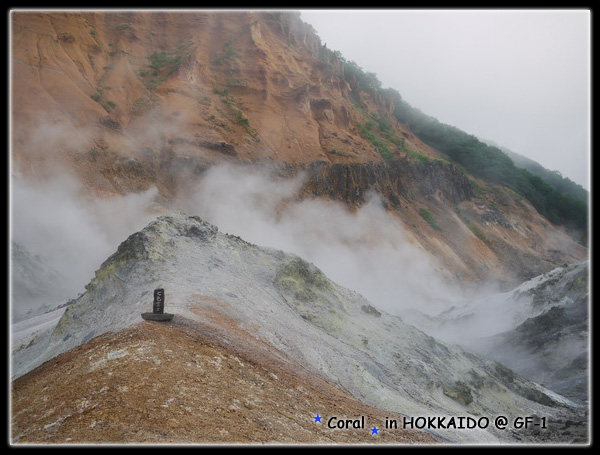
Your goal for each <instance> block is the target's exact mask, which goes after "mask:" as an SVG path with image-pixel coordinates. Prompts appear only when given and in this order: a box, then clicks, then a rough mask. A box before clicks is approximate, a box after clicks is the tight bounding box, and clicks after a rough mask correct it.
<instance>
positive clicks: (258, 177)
mask: <svg viewBox="0 0 600 455" xmlns="http://www.w3.org/2000/svg"><path fill="white" fill-rule="evenodd" d="M301 185H302V176H297V177H295V178H290V179H286V180H282V179H281V178H276V177H274V176H272V175H271V174H269V173H268V172H267V171H265V170H259V169H256V168H249V167H247V166H246V167H242V166H232V165H219V166H215V167H212V168H210V169H209V170H208V171H207V172H206V173H205V174H204V175H203V177H202V178H201V180H199V181H194V182H187V183H185V184H182V187H181V191H180V193H179V197H178V201H177V203H178V205H179V207H180V208H181V209H183V210H185V211H187V212H188V213H191V214H195V215H198V216H200V217H201V218H203V219H205V220H206V221H208V222H210V223H212V224H215V225H216V226H218V227H219V229H220V230H221V231H223V232H227V233H230V234H235V235H239V236H240V237H242V238H244V239H245V240H247V241H250V242H252V243H255V244H257V245H260V246H268V247H273V248H277V249H281V250H283V251H286V252H291V253H295V254H297V255H299V256H301V257H303V258H304V259H306V260H308V261H311V262H313V263H314V264H315V265H317V266H318V267H320V268H321V269H322V270H323V271H324V272H325V273H326V274H327V275H328V276H329V277H330V278H332V279H333V280H334V281H337V282H338V283H340V284H342V285H344V286H346V287H349V288H351V289H354V290H356V291H358V292H360V293H362V294H363V295H364V296H365V297H367V298H368V299H370V300H371V301H372V302H373V303H374V304H375V305H377V306H378V307H380V308H382V309H384V310H386V311H389V312H392V313H396V314H398V313H399V312H400V310H402V309H405V308H419V309H420V310H421V311H424V312H427V313H438V312H439V311H441V310H442V309H444V308H447V306H448V305H449V304H450V303H451V302H450V300H451V299H450V297H449V295H450V294H449V293H448V284H447V283H444V282H443V280H442V279H441V278H440V277H439V276H438V275H437V274H436V273H435V271H434V267H433V265H432V263H431V262H430V260H429V259H428V257H427V256H426V254H425V253H424V252H422V251H420V250H419V249H418V247H417V246H416V245H414V244H413V243H411V241H410V239H409V237H408V235H407V233H406V231H405V229H404V227H403V225H402V224H401V222H400V220H398V219H396V218H394V217H393V216H392V215H390V214H389V213H387V212H386V211H385V209H384V208H383V207H382V205H381V203H380V200H379V199H378V197H377V196H376V195H375V194H372V195H371V197H370V199H369V200H368V201H367V203H366V204H364V205H363V206H362V207H361V208H360V209H359V210H358V211H356V212H355V213H351V212H350V211H349V210H348V209H347V208H346V207H345V206H343V205H342V204H341V203H337V202H333V201H325V200H320V199H304V200H299V198H298V197H297V192H298V190H299V189H300V187H301ZM12 188H13V194H12V240H13V241H15V242H16V243H18V244H19V245H21V246H23V247H24V248H25V249H26V250H27V251H29V252H30V253H31V254H32V255H34V256H36V255H37V256H39V257H40V258H43V260H44V261H45V263H46V264H47V265H48V267H49V268H51V269H53V270H54V271H56V272H57V273H58V274H59V275H61V276H63V277H66V278H67V282H66V283H64V286H63V287H64V299H68V298H74V297H76V296H77V294H79V293H81V292H83V289H84V286H85V284H87V283H88V282H89V280H90V279H91V278H92V277H93V274H94V271H95V270H97V269H98V267H99V266H100V264H101V263H102V262H103V261H104V260H105V259H106V258H107V257H108V256H110V255H111V254H112V253H113V252H114V251H115V250H116V248H117V246H118V245H119V244H120V243H121V242H122V241H123V240H125V239H126V238H127V236H129V235H131V234H132V233H134V232H136V231H138V230H140V229H142V228H143V227H144V226H145V225H146V224H148V223H149V222H150V221H152V220H153V219H154V218H155V216H156V214H155V213H152V212H151V210H150V208H151V207H152V204H153V202H154V198H155V196H156V195H157V190H156V189H155V188H152V189H150V190H148V191H146V192H143V193H139V194H129V195H127V196H123V197H119V198H111V199H100V198H92V197H90V196H89V194H88V195H86V194H85V191H84V189H83V188H82V185H81V183H80V182H78V181H77V179H76V178H74V177H73V176H71V175H69V174H66V173H55V174H54V176H53V178H51V179H47V180H44V181H43V182H37V183H33V182H26V181H25V180H23V179H22V178H18V177H15V178H14V179H13V182H12ZM46 303H48V302H46ZM15 304H18V305H31V302H29V303H28V302H15Z"/></svg>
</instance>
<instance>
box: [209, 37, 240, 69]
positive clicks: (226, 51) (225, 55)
mask: <svg viewBox="0 0 600 455" xmlns="http://www.w3.org/2000/svg"><path fill="white" fill-rule="evenodd" d="M237 56H238V55H237V52H236V51H235V49H234V48H233V40H229V41H227V42H226V43H225V44H224V45H223V51H222V52H221V53H220V54H219V55H218V56H217V57H215V59H214V60H213V65H215V66H218V65H220V64H221V63H223V62H225V61H230V60H233V59H235V58H237Z"/></svg>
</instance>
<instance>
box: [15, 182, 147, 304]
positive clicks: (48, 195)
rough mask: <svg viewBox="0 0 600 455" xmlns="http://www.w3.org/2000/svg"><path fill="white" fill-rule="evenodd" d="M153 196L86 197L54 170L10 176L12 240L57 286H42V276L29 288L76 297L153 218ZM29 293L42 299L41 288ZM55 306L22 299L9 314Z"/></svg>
mask: <svg viewBox="0 0 600 455" xmlns="http://www.w3.org/2000/svg"><path fill="white" fill-rule="evenodd" d="M156 194H157V191H156V189H155V188H151V189H149V190H148V191H146V192H143V193H138V194H129V195H127V196H122V197H118V198H110V199H102V198H97V197H91V196H89V195H88V194H86V193H85V192H84V191H83V187H82V185H81V183H80V182H79V181H78V180H77V179H76V178H75V177H74V176H72V175H70V174H69V173H67V172H66V171H62V172H60V171H54V172H53V173H52V174H51V175H50V176H48V177H46V178H44V179H40V180H24V179H23V178H21V177H19V176H15V177H13V178H12V181H11V240H12V241H13V242H15V243H17V244H18V245H20V246H21V247H23V248H24V249H25V250H26V251H27V253H28V254H29V255H30V256H31V257H33V258H36V260H38V261H40V262H41V263H42V264H43V266H44V267H47V268H48V275H49V276H51V275H52V274H55V275H54V276H56V278H57V279H58V280H60V281H61V282H60V283H54V282H52V283H44V281H43V278H42V277H34V278H35V280H31V283H30V285H32V286H33V285H38V286H39V285H40V284H42V285H45V286H46V285H47V286H48V288H52V289H53V291H54V292H53V293H52V295H53V296H54V297H55V298H57V297H60V300H67V299H71V298H75V297H77V295H78V294H80V293H82V292H83V291H84V289H85V285H86V284H87V283H88V282H89V281H90V280H91V279H92V278H93V276H94V272H95V271H96V270H97V269H98V268H99V267H100V264H101V263H102V262H103V261H104V260H105V259H107V258H108V257H109V256H110V255H111V254H112V253H114V252H115V251H116V248H117V247H118V245H119V244H120V243H121V242H122V241H123V240H125V239H126V238H127V237H128V236H129V235H130V234H132V233H133V232H135V231H137V230H139V229H141V228H143V227H144V226H145V225H146V224H147V223H148V222H150V221H151V220H152V219H153V218H154V217H155V215H153V214H152V213H151V212H150V207H151V204H152V202H153V200H154V197H155V196H156ZM40 278H42V279H40ZM38 279H39V280H38ZM25 285H27V283H25ZM57 287H59V288H60V291H58V292H57V291H56V290H55V288H57ZM30 291H31V292H30V293H32V294H39V295H43V294H44V289H31V290H30ZM57 294H58V295H57ZM54 303H58V302H51V301H50V302H49V301H44V300H41V301H40V300H38V299H34V300H32V301H28V300H25V301H23V300H21V301H18V302H13V304H15V305H20V306H22V307H20V308H13V310H14V312H15V313H18V314H23V313H24V312H25V311H27V310H30V309H32V308H33V307H34V306H35V305H46V306H49V305H52V304H54ZM23 307H25V308H23Z"/></svg>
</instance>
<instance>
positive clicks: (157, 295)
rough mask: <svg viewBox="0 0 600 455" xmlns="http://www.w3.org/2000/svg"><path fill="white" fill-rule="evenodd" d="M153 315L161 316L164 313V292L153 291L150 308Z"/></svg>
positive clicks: (162, 290)
mask: <svg viewBox="0 0 600 455" xmlns="http://www.w3.org/2000/svg"><path fill="white" fill-rule="evenodd" d="M152 311H153V313H154V314H163V313H164V312H165V290H164V289H155V290H154V305H153V306H152Z"/></svg>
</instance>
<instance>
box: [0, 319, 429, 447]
mask: <svg viewBox="0 0 600 455" xmlns="http://www.w3.org/2000/svg"><path fill="white" fill-rule="evenodd" d="M211 316H212V317H211V319H213V320H216V319H217V318H218V319H219V320H218V324H219V327H220V329H221V330H220V331H217V330H215V328H214V327H212V328H211V327H209V326H208V325H206V324H204V323H202V322H192V321H190V320H186V319H184V318H181V317H179V316H178V317H177V318H176V319H175V320H174V321H173V322H172V323H166V324H164V323H157V322H154V323H152V322H140V323H138V324H135V325H133V326H131V327H130V328H127V329H124V330H121V331H119V332H117V333H113V332H108V333H106V334H104V335H101V336H99V337H96V338H93V339H92V340H90V341H88V342H86V343H85V344H83V345H82V346H79V347H77V348H75V349H73V350H71V351H69V352H67V353H65V354H62V355H60V356H58V357H56V358H54V359H53V360H52V361H51V362H48V363H46V364H44V365H43V366H42V367H40V368H38V369H36V370H34V371H32V372H31V373H28V374H26V375H25V376H23V377H21V378H19V379H18V380H16V381H15V383H14V386H13V393H12V398H13V400H12V434H11V440H12V441H13V442H15V443H18V444H19V445H20V444H110V443H112V444H127V443H133V444H171V445H174V444H198V443H203V444H261V443H277V444H357V443H358V444H368V443H373V444H438V443H439V442H440V439H439V438H436V437H434V436H432V435H430V434H427V433H426V432H424V431H419V430H412V431H410V430H402V429H394V430H393V431H381V432H379V433H378V434H373V435H372V432H371V431H370V430H369V428H373V426H377V427H378V428H381V426H382V425H384V422H385V419H386V418H392V414H390V413H386V412H384V411H383V410H381V409H375V408H372V407H370V406H367V405H365V404H364V403H361V402H359V401H358V400H356V399H354V398H352V397H351V396H349V395H348V394H347V393H345V392H342V391H341V390H339V389H336V388H335V387H332V386H331V385H330V384H328V383H327V382H325V381H323V380H322V379H320V378H318V377H316V376H314V375H311V374H309V373H308V372H306V370H304V369H303V368H301V367H300V366H299V365H295V364H293V363H291V362H289V361H286V360H285V359H284V358H283V357H282V355H281V353H279V352H277V351H275V350H274V349H273V348H271V347H269V346H268V345H266V344H258V343H248V342H247V340H244V338H243V337H242V335H243V336H244V337H245V336H246V335H248V334H246V333H244V332H243V331H242V330H241V329H240V328H239V327H238V326H237V324H235V323H233V322H232V321H229V320H227V319H226V318H225V317H224V316H222V315H219V314H218V313H216V312H214V313H213V314H212V315H211ZM232 329H235V330H232ZM325 412H326V413H327V414H324V413H325ZM318 413H321V415H323V420H322V422H320V423H317V422H315V420H314V417H315V416H316V415H317V414H318ZM333 416H337V417H338V418H345V417H348V418H361V417H362V416H364V417H365V428H363V429H355V428H350V429H347V430H346V429H344V430H342V429H333V430H332V429H330V428H328V427H327V424H326V422H327V420H328V419H329V418H331V417H333ZM393 417H397V418H399V416H393Z"/></svg>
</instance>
